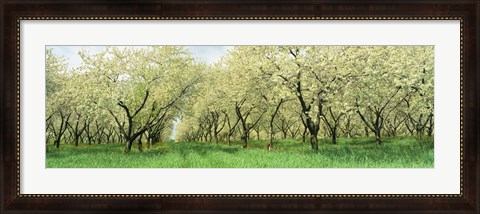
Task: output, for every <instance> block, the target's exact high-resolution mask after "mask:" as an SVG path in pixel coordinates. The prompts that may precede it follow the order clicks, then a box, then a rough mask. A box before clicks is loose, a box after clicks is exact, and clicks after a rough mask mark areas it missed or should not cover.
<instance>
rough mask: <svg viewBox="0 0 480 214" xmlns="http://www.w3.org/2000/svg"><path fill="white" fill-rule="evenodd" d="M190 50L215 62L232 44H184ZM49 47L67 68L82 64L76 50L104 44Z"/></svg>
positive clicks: (94, 48) (94, 49) (91, 49)
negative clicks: (63, 59)
mask: <svg viewBox="0 0 480 214" xmlns="http://www.w3.org/2000/svg"><path fill="white" fill-rule="evenodd" d="M134 47H135V48H145V47H148V46H134ZM185 47H186V48H188V49H189V50H190V52H192V54H193V57H194V58H195V59H197V60H201V61H205V62H206V63H207V64H212V63H215V62H216V61H218V60H220V59H221V58H222V56H224V55H225V54H226V53H227V51H228V50H230V49H232V48H233V46H185ZM47 48H51V49H52V51H53V54H55V55H56V56H57V57H64V58H65V59H66V62H67V63H68V67H69V68H76V67H78V66H80V65H81V64H82V59H81V58H80V56H79V55H78V52H79V51H80V50H82V49H85V50H87V51H88V52H90V53H92V54H93V53H96V52H100V51H102V50H105V48H106V46H47ZM179 122H180V121H179V120H178V119H177V120H175V121H174V123H173V130H172V133H171V135H170V139H175V132H176V130H177V125H178V123H179Z"/></svg>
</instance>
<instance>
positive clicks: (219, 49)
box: [47, 46, 233, 68]
mask: <svg viewBox="0 0 480 214" xmlns="http://www.w3.org/2000/svg"><path fill="white" fill-rule="evenodd" d="M105 47H106V46H47V48H51V49H52V50H53V53H54V54H55V55H56V56H59V57H60V56H63V57H64V58H65V59H66V60H67V62H68V64H69V67H70V68H75V67H78V66H80V65H81V64H82V59H81V58H80V56H78V52H79V51H80V50H82V49H85V50H87V51H89V52H90V53H96V52H100V51H102V50H104V49H105ZM123 47H125V46H123ZM133 47H135V48H145V47H148V46H133ZM185 47H186V48H188V49H189V50H190V52H192V54H193V56H194V58H195V59H198V60H203V61H205V62H206V63H208V64H212V63H214V62H216V61H218V60H219V59H220V58H221V57H222V56H223V55H225V54H226V53H227V51H228V50H230V49H232V48H233V46H185Z"/></svg>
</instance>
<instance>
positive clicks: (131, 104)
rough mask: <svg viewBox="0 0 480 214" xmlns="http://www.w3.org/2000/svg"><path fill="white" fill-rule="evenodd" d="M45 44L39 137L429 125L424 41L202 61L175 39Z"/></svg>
mask: <svg viewBox="0 0 480 214" xmlns="http://www.w3.org/2000/svg"><path fill="white" fill-rule="evenodd" d="M79 55H80V56H81V58H82V61H83V63H82V66H80V67H78V68H73V69H69V68H68V66H67V63H66V60H65V59H63V58H61V57H56V56H55V55H54V54H53V53H52V50H47V52H46V71H47V72H46V73H47V98H46V99H47V115H46V124H47V126H46V129H47V130H46V133H47V143H49V142H53V143H54V144H55V146H56V147H57V148H58V147H59V146H60V143H61V142H62V143H72V144H75V145H77V146H78V145H79V143H89V144H91V143H125V145H126V146H125V151H126V152H129V151H130V150H131V148H132V145H133V144H134V143H135V142H137V144H138V148H139V150H142V142H146V143H147V145H151V144H153V143H155V142H159V141H162V140H166V139H168V137H169V136H170V133H171V131H172V128H173V121H175V120H180V123H179V124H178V127H177V131H176V139H177V140H180V141H211V142H213V141H214V142H216V143H218V142H219V141H225V142H226V143H228V144H229V145H230V143H231V142H232V141H233V140H241V141H242V142H243V146H244V147H247V146H248V141H249V139H251V138H254V137H256V138H257V139H268V141H269V148H272V147H273V140H274V139H275V138H302V139H303V141H309V142H310V145H311V147H312V149H313V150H317V149H318V141H319V140H318V139H319V137H322V136H329V137H330V138H331V139H332V142H333V143H336V139H337V137H339V136H345V137H356V136H370V135H371V136H375V139H376V143H377V144H381V138H382V136H383V135H388V136H397V135H418V136H423V135H432V134H433V125H434V123H433V121H434V119H433V116H434V115H433V47H431V46H237V47H235V48H234V49H233V50H231V51H229V52H228V53H227V54H226V55H225V56H224V57H223V58H222V59H221V60H220V61H218V62H217V63H215V64H213V65H206V64H205V63H203V62H197V61H196V60H194V59H193V57H192V54H191V53H190V52H189V51H188V49H186V48H184V47H179V46H155V47H147V48H134V47H130V48H128V47H125V48H113V47H108V48H106V49H105V50H104V51H101V52H99V53H95V54H92V53H89V52H87V51H82V52H80V53H79Z"/></svg>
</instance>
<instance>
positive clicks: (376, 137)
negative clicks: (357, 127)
mask: <svg viewBox="0 0 480 214" xmlns="http://www.w3.org/2000/svg"><path fill="white" fill-rule="evenodd" d="M375 142H376V143H377V145H382V140H381V136H380V130H378V131H376V132H375Z"/></svg>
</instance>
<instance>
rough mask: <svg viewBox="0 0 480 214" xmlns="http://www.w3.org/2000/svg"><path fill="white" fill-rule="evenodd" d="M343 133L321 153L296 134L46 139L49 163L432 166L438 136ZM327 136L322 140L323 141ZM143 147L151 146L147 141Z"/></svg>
mask: <svg viewBox="0 0 480 214" xmlns="http://www.w3.org/2000/svg"><path fill="white" fill-rule="evenodd" d="M373 141H374V139H371V138H356V139H342V138H341V139H339V143H338V144H337V145H332V144H328V143H321V144H320V145H319V151H318V152H317V153H315V152H313V151H311V150H310V146H309V145H308V144H307V143H302V142H299V141H294V140H283V141H277V142H274V149H273V150H272V151H267V150H266V145H267V142H266V141H251V142H250V144H249V148H248V149H243V148H241V143H240V142H235V143H233V144H232V146H228V145H225V144H218V145H217V144H215V143H202V142H180V143H176V142H169V143H163V144H157V145H156V146H154V147H152V148H150V149H148V150H147V149H145V151H144V152H142V153H140V152H138V151H137V150H136V148H133V149H132V152H131V153H129V154H125V153H123V145H122V144H98V145H90V146H89V145H81V146H79V147H78V148H75V147H74V146H73V145H68V144H62V145H61V146H60V148H59V149H56V148H54V147H53V145H47V161H46V166H47V168H432V167H434V160H433V158H434V156H433V140H415V139H414V138H385V139H384V140H383V145H380V146H378V145H375V143H373ZM321 142H323V140H322V141H321ZM144 148H146V146H145V145H144Z"/></svg>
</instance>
